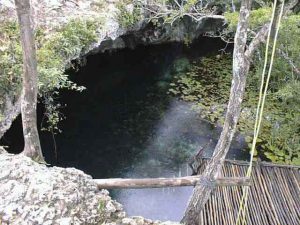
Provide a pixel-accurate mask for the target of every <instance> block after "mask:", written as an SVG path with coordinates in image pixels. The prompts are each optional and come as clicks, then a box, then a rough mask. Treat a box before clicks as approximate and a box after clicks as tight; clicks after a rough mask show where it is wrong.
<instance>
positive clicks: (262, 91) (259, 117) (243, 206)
mask: <svg viewBox="0 0 300 225" xmlns="http://www.w3.org/2000/svg"><path fill="white" fill-rule="evenodd" d="M276 5H277V0H274V5H273V12H272V18H271V23H270V26H269V31H268V38H267V45H266V50H265V61H264V67H263V71H262V76H261V86H260V91H259V100H258V105H257V110H256V118H255V125H254V134H253V136H254V137H253V142H252V146H251V152H250V163H249V168H248V170H247V174H246V176H247V177H249V178H250V177H251V174H252V166H253V158H254V152H255V147H256V142H257V138H258V134H259V131H260V128H261V122H262V118H263V110H264V106H265V101H266V96H267V90H268V86H269V82H270V77H271V72H272V67H273V62H274V55H275V50H276V43H277V37H278V32H279V27H280V22H281V19H282V15H283V8H284V0H283V1H282V5H281V9H280V14H279V18H278V23H277V27H276V32H275V36H274V44H273V48H272V54H271V60H270V66H269V70H268V75H267V79H266V84H265V85H264V79H265V73H266V68H267V62H268V51H269V43H270V36H271V27H272V25H273V23H274V17H275V9H276ZM248 195H249V187H248V186H247V187H243V195H242V199H241V201H240V207H239V212H238V217H237V221H236V225H238V224H240V222H242V224H243V225H244V224H246V208H247V203H248ZM241 214H242V215H241ZM241 217H242V221H241V220H240V219H241Z"/></svg>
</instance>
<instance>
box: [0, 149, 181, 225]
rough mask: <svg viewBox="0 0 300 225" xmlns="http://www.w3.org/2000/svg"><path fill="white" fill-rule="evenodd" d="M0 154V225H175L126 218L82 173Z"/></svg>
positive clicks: (138, 218) (119, 208)
mask: <svg viewBox="0 0 300 225" xmlns="http://www.w3.org/2000/svg"><path fill="white" fill-rule="evenodd" d="M0 151H1V153H0V224H44V225H47V224H49V225H50V224H66V225H67V224H111V225H115V224H128V225H142V224H148V225H158V224H165V225H166V224H176V223H172V222H164V223H162V222H160V221H151V220H148V219H144V218H143V217H131V218H126V213H125V212H124V210H123V208H122V205H121V204H120V203H118V202H116V201H114V200H112V199H111V198H110V196H109V192H108V191H107V190H98V188H97V185H96V183H95V182H94V181H93V179H92V177H91V176H89V175H87V174H85V173H83V172H82V171H80V170H77V169H75V168H60V167H49V166H47V165H44V164H39V163H36V162H34V161H32V160H31V159H30V158H28V157H26V156H23V155H12V154H8V153H6V152H5V151H4V150H3V149H1V150H0Z"/></svg>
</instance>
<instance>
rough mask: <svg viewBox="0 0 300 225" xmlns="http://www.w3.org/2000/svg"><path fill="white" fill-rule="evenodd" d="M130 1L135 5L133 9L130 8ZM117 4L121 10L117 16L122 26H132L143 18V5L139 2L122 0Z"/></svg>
mask: <svg viewBox="0 0 300 225" xmlns="http://www.w3.org/2000/svg"><path fill="white" fill-rule="evenodd" d="M129 3H131V5H132V7H133V9H132V11H130V9H129V8H128V4H129ZM116 6H117V8H118V10H119V11H118V13H117V15H116V16H117V20H118V22H119V24H120V25H121V27H123V28H132V27H133V26H134V25H135V24H137V22H138V21H140V20H141V17H142V15H141V7H140V5H139V4H138V3H136V2H133V1H131V0H121V1H119V2H118V3H117V5H116Z"/></svg>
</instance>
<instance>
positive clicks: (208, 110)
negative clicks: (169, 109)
mask: <svg viewBox="0 0 300 225" xmlns="http://www.w3.org/2000/svg"><path fill="white" fill-rule="evenodd" d="M230 61H231V59H230V56H222V57H220V56H217V58H214V57H211V58H204V59H202V60H201V61H195V62H193V63H192V64H191V65H190V68H189V70H188V71H183V72H182V71H181V72H180V73H177V74H176V76H175V81H174V82H172V83H170V88H169V91H168V93H169V94H171V95H174V96H178V97H179V98H180V99H182V100H184V101H192V102H197V107H195V109H196V108H197V109H200V110H201V116H202V117H203V118H208V119H209V120H210V121H212V122H217V120H218V118H220V117H222V115H223V113H224V106H225V104H226V100H227V99H228V97H229V92H228V89H227V88H228V87H230V83H231V64H228V62H230Z"/></svg>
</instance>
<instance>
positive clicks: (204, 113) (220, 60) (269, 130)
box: [168, 56, 300, 165]
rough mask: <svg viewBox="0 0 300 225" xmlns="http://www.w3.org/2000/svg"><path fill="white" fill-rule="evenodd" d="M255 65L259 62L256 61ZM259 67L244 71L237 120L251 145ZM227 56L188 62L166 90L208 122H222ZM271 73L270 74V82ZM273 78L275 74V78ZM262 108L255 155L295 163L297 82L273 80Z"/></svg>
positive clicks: (299, 148)
mask: <svg viewBox="0 0 300 225" xmlns="http://www.w3.org/2000/svg"><path fill="white" fill-rule="evenodd" d="M257 65H259V63H257ZM259 68H260V67H257V68H253V69H252V70H251V72H250V74H249V75H248V81H247V87H246V95H245V97H244V101H243V106H242V107H243V109H242V113H241V117H240V120H239V124H238V129H239V131H240V132H242V133H243V134H244V135H245V137H246V141H247V142H248V143H249V147H251V143H252V134H253V129H254V121H255V113H256V105H257V99H258V89H259V83H260V80H259V79H260V78H259V77H260V74H261V70H260V69H259ZM231 74H232V72H231V56H221V57H220V56H217V58H216V57H208V58H203V59H202V60H201V61H200V62H198V61H196V62H192V63H191V65H190V66H189V67H188V70H185V71H180V72H177V73H176V76H175V80H174V81H173V82H171V83H170V88H169V91H168V93H169V94H170V95H172V96H177V97H179V98H180V99H182V100H184V101H190V102H195V103H197V106H196V107H195V110H197V111H199V113H200V115H201V117H203V118H205V119H207V120H209V121H211V122H212V123H219V124H222V122H223V120H224V113H225V107H226V105H227V101H228V99H229V90H230V86H231V77H232V75H231ZM275 78H276V76H275V77H272V82H274V79H275ZM276 79H277V78H276ZM276 85H277V86H276V87H277V89H276V91H270V92H269V94H268V97H267V101H266V106H265V110H264V120H263V124H262V128H261V132H260V135H259V139H258V141H257V150H258V151H257V152H256V156H257V155H260V156H262V157H266V158H268V159H270V160H272V161H276V162H281V163H289V164H298V165H299V157H300V100H299V99H300V94H299V90H300V82H299V81H298V80H293V81H289V82H286V81H284V80H282V81H281V82H279V81H278V80H277V81H276Z"/></svg>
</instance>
